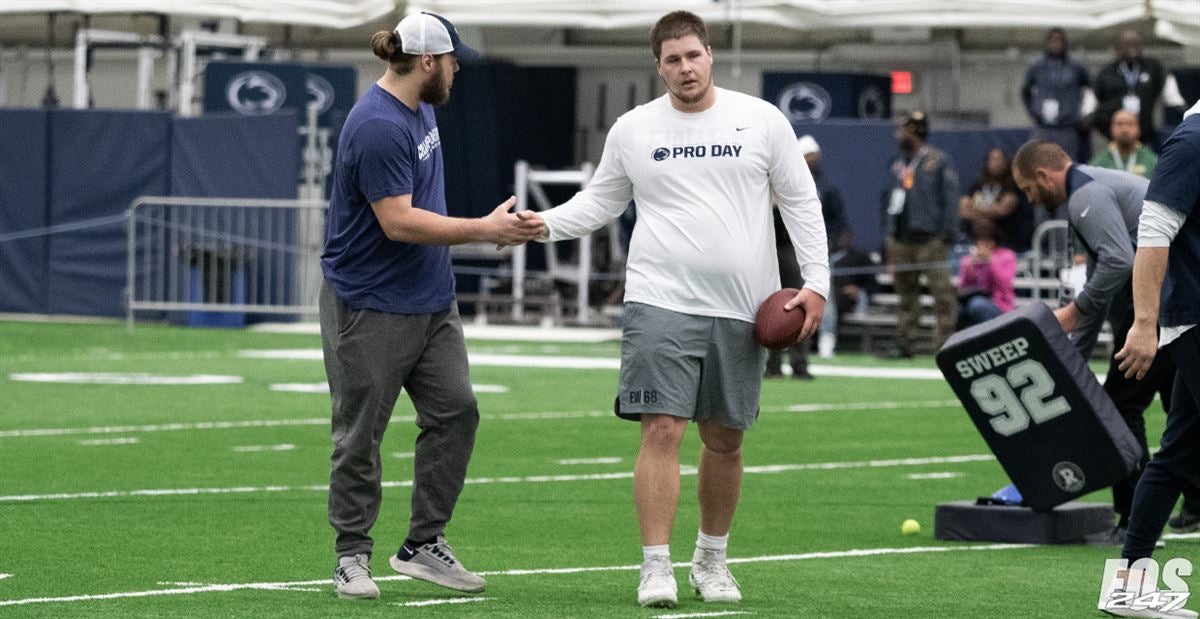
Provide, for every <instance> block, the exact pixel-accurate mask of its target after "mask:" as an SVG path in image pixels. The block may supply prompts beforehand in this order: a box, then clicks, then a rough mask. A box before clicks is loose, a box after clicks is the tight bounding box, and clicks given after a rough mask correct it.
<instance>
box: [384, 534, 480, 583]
mask: <svg viewBox="0 0 1200 619" xmlns="http://www.w3.org/2000/svg"><path fill="white" fill-rule="evenodd" d="M388 562H389V563H391V564H392V569H394V570H396V571H397V572H400V573H401V574H404V575H405V576H411V577H413V578H417V579H420V580H424V581H427V582H431V583H433V584H435V585H441V586H443V587H446V588H448V589H454V590H455V591H462V592H464V593H483V590H484V589H485V588H486V587H487V581H486V580H484V579H483V578H481V577H480V576H479V575H478V574H473V573H471V572H468V571H467V568H465V567H463V566H462V563H459V562H458V559H456V558H454V551H453V550H452V549H451V548H450V545H449V544H447V543H446V538H444V537H442V536H440V535H439V536H438V538H437V540H435V541H434V542H432V543H430V544H425V545H423V546H421V547H419V548H416V549H413V548H409V547H408V546H403V545H402V546H400V550H399V551H398V552H396V554H394V555H392V557H391V559H389V560H388Z"/></svg>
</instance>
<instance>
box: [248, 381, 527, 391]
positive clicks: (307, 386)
mask: <svg viewBox="0 0 1200 619" xmlns="http://www.w3.org/2000/svg"><path fill="white" fill-rule="evenodd" d="M267 388H268V389H270V390H271V391H285V392H295V393H319V394H328V393H329V383H326V382H320V383H273V384H271V385H270V386H268V387H267ZM471 391H474V392H475V393H508V392H509V391H511V390H510V389H509V388H508V387H505V386H504V385H471ZM400 392H401V393H404V390H403V389H401V390H400Z"/></svg>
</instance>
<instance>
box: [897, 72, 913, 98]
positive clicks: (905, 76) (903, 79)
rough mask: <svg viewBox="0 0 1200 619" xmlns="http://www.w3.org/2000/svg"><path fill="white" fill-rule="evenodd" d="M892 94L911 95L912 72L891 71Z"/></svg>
mask: <svg viewBox="0 0 1200 619" xmlns="http://www.w3.org/2000/svg"><path fill="white" fill-rule="evenodd" d="M892 94H894V95H909V94H912V71H892Z"/></svg>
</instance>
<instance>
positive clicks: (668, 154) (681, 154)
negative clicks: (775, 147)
mask: <svg viewBox="0 0 1200 619" xmlns="http://www.w3.org/2000/svg"><path fill="white" fill-rule="evenodd" d="M741 156H742V145H741V144H687V145H680V146H659V147H658V148H655V149H654V150H653V151H651V152H650V158H651V159H653V160H655V161H666V160H667V159H703V158H711V157H741Z"/></svg>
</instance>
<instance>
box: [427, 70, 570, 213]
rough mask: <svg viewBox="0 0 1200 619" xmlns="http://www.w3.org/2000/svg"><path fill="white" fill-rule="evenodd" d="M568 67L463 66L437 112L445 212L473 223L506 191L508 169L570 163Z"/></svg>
mask: <svg viewBox="0 0 1200 619" xmlns="http://www.w3.org/2000/svg"><path fill="white" fill-rule="evenodd" d="M575 81H576V71H575V69H561V68H537V67H517V66H514V65H511V64H507V63H499V62H491V63H486V64H475V65H463V66H462V69H461V70H460V71H459V72H458V74H457V75H455V78H454V89H453V90H452V91H451V94H450V101H449V102H448V103H447V104H446V105H443V106H441V107H438V108H437V118H438V133H439V134H440V136H441V139H442V142H441V143H442V158H443V161H444V163H445V177H446V207H447V209H448V210H449V212H450V214H451V215H453V216H456V217H479V216H482V215H486V214H488V213H489V212H491V210H492V209H494V208H496V205H498V204H500V203H501V202H503V201H504V200H505V199H506V198H508V196H510V195H512V193H513V166H514V165H515V164H516V162H517V161H518V160H521V159H524V160H525V161H528V162H529V163H530V164H531V165H533V166H540V167H545V168H547V169H562V168H567V167H572V166H573V165H574V162H573V158H574V148H575Z"/></svg>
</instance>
